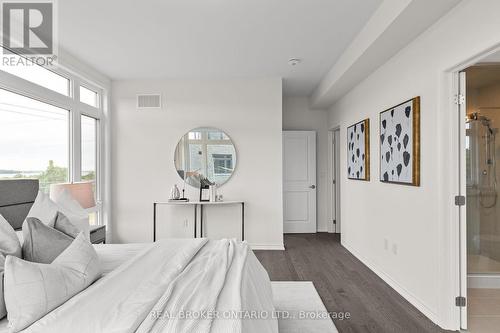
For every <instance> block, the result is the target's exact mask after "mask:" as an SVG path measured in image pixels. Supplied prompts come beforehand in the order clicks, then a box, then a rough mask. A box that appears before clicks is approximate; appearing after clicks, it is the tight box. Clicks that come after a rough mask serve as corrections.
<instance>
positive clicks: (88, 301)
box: [0, 180, 278, 333]
mask: <svg viewBox="0 0 500 333" xmlns="http://www.w3.org/2000/svg"><path fill="white" fill-rule="evenodd" d="M37 192H38V181H36V180H1V181H0V214H1V215H3V216H4V217H5V219H6V220H7V221H8V222H9V223H10V224H11V225H12V227H13V228H14V229H16V230H20V228H21V227H22V223H23V221H24V219H25V218H26V216H27V214H28V212H29V210H30V207H31V205H32V204H33V202H34V200H35V198H36V195H37ZM94 248H95V250H96V252H97V254H98V257H99V262H100V265H101V271H102V277H101V278H99V279H98V280H97V281H96V282H94V283H93V284H92V285H90V286H89V287H88V288H87V289H85V290H83V291H82V292H80V293H78V294H77V295H75V296H73V297H72V298H71V299H69V300H68V301H66V302H65V303H64V304H62V305H61V306H59V307H57V308H56V309H54V310H53V311H51V312H49V313H48V314H47V315H45V316H44V317H42V318H41V319H39V320H37V321H36V322H35V323H33V324H32V325H31V326H29V327H28V328H26V329H25V330H24V331H25V332H69V331H71V332H262V333H266V332H273V333H274V332H278V323H277V319H276V318H275V316H274V314H275V313H274V312H275V311H274V305H273V300H272V299H273V298H272V291H271V284H270V281H269V277H268V275H267V272H266V271H265V269H264V268H263V267H262V265H261V264H260V262H259V261H258V259H257V258H256V257H255V255H254V254H253V252H252V251H251V250H250V249H249V247H248V245H247V244H246V243H242V242H237V241H235V240H218V241H216V240H207V239H163V240H159V241H157V242H155V243H150V244H97V245H94ZM4 331H5V332H8V329H7V319H6V318H4V319H3V320H2V321H0V332H4Z"/></svg>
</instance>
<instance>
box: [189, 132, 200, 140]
mask: <svg viewBox="0 0 500 333" xmlns="http://www.w3.org/2000/svg"><path fill="white" fill-rule="evenodd" d="M188 137H189V140H201V139H202V137H201V132H189V136H188Z"/></svg>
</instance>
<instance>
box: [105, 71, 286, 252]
mask: <svg viewBox="0 0 500 333" xmlns="http://www.w3.org/2000/svg"><path fill="white" fill-rule="evenodd" d="M138 93H161V94H162V96H163V102H164V105H163V109H162V110H150V111H138V110H137V109H136V107H135V96H136V94H138ZM112 110H113V119H112V128H113V133H112V135H113V138H112V166H113V178H112V194H113V212H114V214H113V227H114V234H113V240H114V241H116V242H147V241H151V240H152V221H153V220H152V219H153V209H152V208H153V201H166V200H167V199H168V196H169V193H170V188H171V187H172V185H173V184H174V183H177V184H178V185H179V186H181V185H182V184H181V183H182V181H181V179H180V178H179V176H178V175H177V173H176V171H175V168H174V165H173V158H174V150H175V147H176V144H177V141H178V140H179V139H180V138H181V136H182V135H184V134H185V133H186V132H187V131H189V130H191V129H193V128H196V127H200V126H211V127H217V128H220V129H222V130H223V131H225V132H226V133H227V134H228V135H229V136H230V137H231V138H232V140H233V142H234V144H235V146H236V151H237V165H236V170H235V173H234V175H233V177H232V178H231V179H230V180H229V181H228V182H227V183H226V184H224V185H223V186H222V187H221V188H220V193H221V194H223V195H224V199H225V200H244V201H245V202H246V211H245V213H246V238H247V240H248V241H249V243H251V244H253V245H255V247H259V248H275V249H277V248H282V247H283V235H282V233H283V227H282V226H283V213H282V206H283V204H282V135H281V126H282V83H281V79H279V78H270V79H254V80H228V81H176V80H134V81H116V82H113V86H112ZM198 196H199V190H197V189H194V188H189V191H188V197H189V198H191V199H192V200H196V199H197V198H198ZM225 209H226V208H225V207H214V208H211V209H209V210H208V211H207V212H206V213H207V214H206V215H207V216H206V217H205V218H206V222H207V229H206V231H207V235H208V236H209V237H237V236H239V235H240V231H239V230H240V227H239V226H240V213H239V207H232V208H231V207H228V208H227V210H225ZM158 214H159V221H158V222H159V230H158V232H159V237H192V231H191V230H192V229H191V228H192V222H193V213H192V211H191V210H190V209H186V208H184V207H161V208H160V209H159V213H158Z"/></svg>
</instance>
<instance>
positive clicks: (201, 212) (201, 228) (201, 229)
mask: <svg viewBox="0 0 500 333" xmlns="http://www.w3.org/2000/svg"><path fill="white" fill-rule="evenodd" d="M200 238H203V204H201V205H200Z"/></svg>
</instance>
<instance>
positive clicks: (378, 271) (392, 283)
mask: <svg viewBox="0 0 500 333" xmlns="http://www.w3.org/2000/svg"><path fill="white" fill-rule="evenodd" d="M342 245H343V246H344V247H345V248H346V249H347V250H348V251H349V252H351V253H352V254H353V255H354V256H355V257H356V258H358V259H359V260H360V261H361V262H362V263H363V264H365V265H366V266H367V267H368V268H369V269H371V270H372V271H373V272H374V273H375V274H377V275H378V276H379V277H380V278H381V279H382V280H384V282H385V283H387V284H388V285H389V286H391V288H392V289H394V290H395V291H396V292H397V293H398V294H400V295H401V296H403V298H405V299H406V300H407V301H408V302H410V303H411V304H412V305H413V306H414V307H416V308H417V309H418V310H419V311H420V312H422V313H423V314H424V315H425V316H426V317H427V318H429V319H430V320H431V321H432V322H434V323H435V324H436V325H439V326H441V327H442V325H441V322H440V320H439V318H438V316H437V314H436V313H435V312H434V311H432V310H431V309H429V307H427V305H425V303H424V302H422V301H421V300H420V299H419V298H418V297H416V296H415V295H413V294H412V293H411V292H410V291H408V290H406V289H405V288H404V287H403V286H402V285H400V284H399V283H398V282H396V281H395V280H393V279H392V278H391V277H390V276H389V275H388V274H386V273H385V272H384V271H383V270H381V269H379V268H378V267H376V266H375V265H374V264H373V263H372V262H371V261H369V260H368V259H366V258H365V257H363V256H361V255H360V254H359V253H357V252H356V251H354V250H353V249H352V248H351V247H350V246H349V244H346V243H343V244H342Z"/></svg>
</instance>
